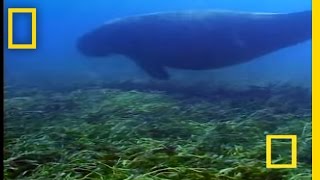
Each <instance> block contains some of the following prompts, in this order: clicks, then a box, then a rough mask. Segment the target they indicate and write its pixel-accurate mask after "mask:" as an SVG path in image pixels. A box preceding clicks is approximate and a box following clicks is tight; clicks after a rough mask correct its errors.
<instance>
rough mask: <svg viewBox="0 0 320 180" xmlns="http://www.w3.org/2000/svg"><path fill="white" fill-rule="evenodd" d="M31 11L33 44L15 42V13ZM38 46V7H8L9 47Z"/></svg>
mask: <svg viewBox="0 0 320 180" xmlns="http://www.w3.org/2000/svg"><path fill="white" fill-rule="evenodd" d="M14 13H31V17H32V40H31V44H13V14H14ZM36 47H37V9H36V8H8V49H36Z"/></svg>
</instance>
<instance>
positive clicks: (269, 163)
mask: <svg viewBox="0 0 320 180" xmlns="http://www.w3.org/2000/svg"><path fill="white" fill-rule="evenodd" d="M273 139H291V164H272V157H271V151H272V140H273ZM266 147H267V148H266V166H267V168H277V169H280V168H297V136H296V135H267V141H266Z"/></svg>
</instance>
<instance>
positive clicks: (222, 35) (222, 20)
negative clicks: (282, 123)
mask: <svg viewBox="0 0 320 180" xmlns="http://www.w3.org/2000/svg"><path fill="white" fill-rule="evenodd" d="M311 31H312V12H311V11H303V12H294V13H252V12H234V11H216V10H203V11H179V12H160V13H151V14H143V15H135V16H130V17H125V18H119V19H115V20H112V21H109V22H106V23H105V24H103V25H102V26H100V27H97V28H96V29H93V30H92V31H90V32H87V33H85V34H84V35H83V36H81V37H79V39H78V40H77V43H76V44H77V45H76V46H77V49H78V50H79V51H80V52H81V53H82V54H83V55H85V56H89V57H105V56H109V55H112V54H121V55H125V56H127V57H128V58H130V59H132V60H133V61H134V62H135V63H136V64H137V65H138V66H139V67H141V68H142V69H143V70H144V71H145V72H147V73H148V74H149V75H150V76H151V77H153V78H156V79H163V80H165V79H169V74H168V72H167V71H166V68H167V67H169V68H176V69H190V70H205V69H217V68H222V67H227V66H231V65H236V64H240V63H244V62H247V61H250V60H253V59H255V58H257V57H259V56H263V55H266V54H268V53H271V52H273V51H276V50H279V49H282V48H285V47H288V46H292V45H295V44H297V43H300V42H303V41H306V40H309V39H311V34H312V33H311Z"/></svg>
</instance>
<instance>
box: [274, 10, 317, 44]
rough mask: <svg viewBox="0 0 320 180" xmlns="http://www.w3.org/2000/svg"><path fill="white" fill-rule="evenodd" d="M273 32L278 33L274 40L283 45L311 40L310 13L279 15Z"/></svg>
mask: <svg viewBox="0 0 320 180" xmlns="http://www.w3.org/2000/svg"><path fill="white" fill-rule="evenodd" d="M275 22H276V23H277V26H274V27H277V28H276V29H274V30H275V31H278V33H275V34H277V37H274V39H278V40H280V41H281V40H282V42H283V43H285V44H287V43H288V45H294V44H297V43H300V42H303V41H307V40H309V39H311V36H312V12H311V11H302V12H295V13H289V14H283V15H279V19H278V22H277V21H275Z"/></svg>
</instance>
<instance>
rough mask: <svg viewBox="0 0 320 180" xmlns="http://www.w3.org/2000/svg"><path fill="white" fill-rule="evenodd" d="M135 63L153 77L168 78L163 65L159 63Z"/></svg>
mask: <svg viewBox="0 0 320 180" xmlns="http://www.w3.org/2000/svg"><path fill="white" fill-rule="evenodd" d="M136 64H137V65H138V66H139V67H140V68H142V69H143V70H144V71H145V72H146V73H147V74H148V75H150V76H151V77H153V78H156V79H161V80H168V79H169V78H170V76H169V74H168V72H167V70H166V69H165V67H164V66H162V65H160V64H156V63H153V62H152V61H149V62H145V61H143V62H141V61H136Z"/></svg>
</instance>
